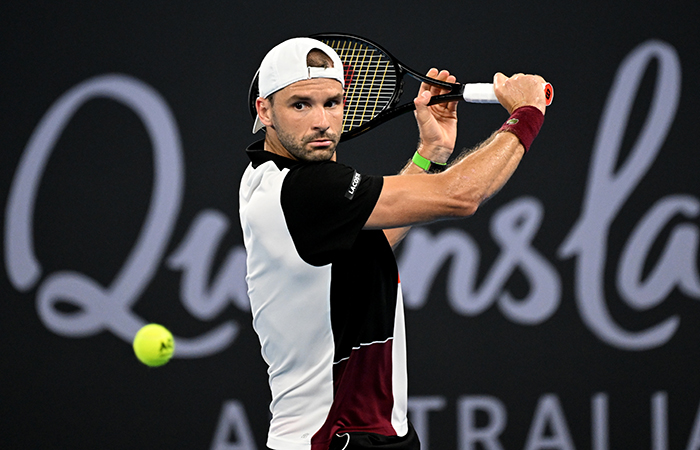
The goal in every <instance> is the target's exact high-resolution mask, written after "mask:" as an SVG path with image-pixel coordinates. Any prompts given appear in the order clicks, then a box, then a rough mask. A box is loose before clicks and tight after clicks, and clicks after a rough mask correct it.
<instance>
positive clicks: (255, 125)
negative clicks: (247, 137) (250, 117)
mask: <svg viewBox="0 0 700 450" xmlns="http://www.w3.org/2000/svg"><path fill="white" fill-rule="evenodd" d="M263 128H265V125H263V123H262V122H261V121H260V116H255V122H253V134H255V133H257V132H258V131H260V130H262V129H263Z"/></svg>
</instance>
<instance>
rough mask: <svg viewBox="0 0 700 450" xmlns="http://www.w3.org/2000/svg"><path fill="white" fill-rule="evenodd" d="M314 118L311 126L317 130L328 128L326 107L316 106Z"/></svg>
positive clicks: (328, 121)
mask: <svg viewBox="0 0 700 450" xmlns="http://www.w3.org/2000/svg"><path fill="white" fill-rule="evenodd" d="M313 117H314V119H313V124H312V125H313V127H314V128H315V129H317V130H327V129H328V128H330V126H331V124H330V120H329V117H328V111H326V108H323V107H321V108H316V111H314V116H313Z"/></svg>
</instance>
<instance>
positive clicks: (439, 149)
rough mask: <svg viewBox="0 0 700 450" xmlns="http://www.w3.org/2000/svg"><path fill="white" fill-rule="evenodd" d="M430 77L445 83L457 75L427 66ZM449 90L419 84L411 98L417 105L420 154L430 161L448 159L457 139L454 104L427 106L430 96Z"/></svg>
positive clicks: (451, 81)
mask: <svg viewBox="0 0 700 450" xmlns="http://www.w3.org/2000/svg"><path fill="white" fill-rule="evenodd" d="M427 76H429V77H430V78H436V79H438V80H441V81H447V82H448V83H455V82H456V78H455V77H454V76H453V75H450V73H449V72H448V71H447V70H442V71H440V72H438V70H437V69H430V70H429V71H428V73H427ZM447 92H449V90H448V89H443V88H440V87H437V86H432V85H430V84H427V83H421V86H420V89H419V90H418V96H417V97H416V98H415V99H414V100H413V103H414V104H415V105H416V111H415V116H416V122H417V123H418V130H419V132H420V140H421V146H420V148H419V152H420V154H421V155H422V156H423V157H424V158H427V159H429V160H431V161H434V162H439V163H444V162H447V160H448V159H449V157H450V155H451V154H452V150H454V146H455V141H456V139H457V103H458V102H456V101H454V102H450V103H440V104H437V105H432V106H428V102H429V101H430V98H431V97H432V96H435V95H441V94H445V93H447Z"/></svg>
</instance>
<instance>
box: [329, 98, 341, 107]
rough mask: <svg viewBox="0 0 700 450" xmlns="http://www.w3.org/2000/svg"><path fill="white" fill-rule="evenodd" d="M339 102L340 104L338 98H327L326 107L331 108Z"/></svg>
mask: <svg viewBox="0 0 700 450" xmlns="http://www.w3.org/2000/svg"><path fill="white" fill-rule="evenodd" d="M339 104H340V102H339V101H338V100H329V101H328V102H327V103H326V108H333V107H336V106H338V105H339Z"/></svg>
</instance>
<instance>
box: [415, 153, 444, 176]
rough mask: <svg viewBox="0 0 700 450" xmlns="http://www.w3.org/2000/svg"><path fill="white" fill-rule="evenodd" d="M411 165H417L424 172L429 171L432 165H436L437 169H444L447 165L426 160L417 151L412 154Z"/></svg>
mask: <svg viewBox="0 0 700 450" xmlns="http://www.w3.org/2000/svg"><path fill="white" fill-rule="evenodd" d="M412 161H413V164H415V165H417V166H418V167H420V168H421V169H423V170H425V171H426V172H427V171H429V170H430V168H431V167H432V166H433V165H437V166H438V167H437V168H439V169H444V168H445V166H446V165H447V163H437V162H434V161H431V160H429V159H428V158H425V157H423V155H421V154H420V153H418V151H416V153H414V154H413V159H412Z"/></svg>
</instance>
